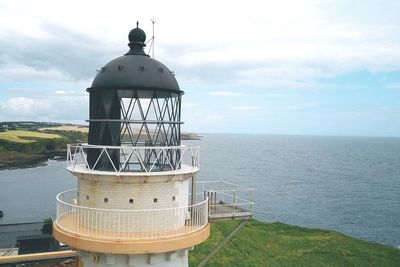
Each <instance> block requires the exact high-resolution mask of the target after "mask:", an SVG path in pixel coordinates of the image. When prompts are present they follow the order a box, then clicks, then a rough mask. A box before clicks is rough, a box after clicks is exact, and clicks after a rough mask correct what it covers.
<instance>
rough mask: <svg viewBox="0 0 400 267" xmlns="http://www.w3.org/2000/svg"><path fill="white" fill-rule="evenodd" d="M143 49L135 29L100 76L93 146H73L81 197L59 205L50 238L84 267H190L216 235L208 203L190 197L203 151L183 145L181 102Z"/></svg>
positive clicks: (72, 167)
mask: <svg viewBox="0 0 400 267" xmlns="http://www.w3.org/2000/svg"><path fill="white" fill-rule="evenodd" d="M145 40H146V35H145V33H144V31H143V30H141V29H140V28H138V27H136V28H135V29H133V30H132V31H131V32H130V33H129V47H130V50H129V51H128V53H126V54H125V55H123V56H121V57H118V58H116V59H114V60H112V61H111V62H109V63H108V64H106V65H105V66H104V67H102V68H101V69H100V70H99V71H98V74H97V75H96V77H95V79H94V81H93V83H92V86H91V87H90V88H88V89H87V91H88V92H89V95H90V118H89V120H88V122H89V137H88V144H78V145H69V146H68V162H69V163H70V164H69V166H68V167H67V169H68V170H69V171H70V172H71V173H72V174H73V175H74V176H76V177H77V189H73V190H68V191H65V192H62V193H60V194H59V195H58V196H57V218H56V220H55V223H54V235H55V237H56V239H57V240H59V241H60V242H62V243H65V244H67V245H69V246H70V247H72V248H73V249H75V250H77V251H79V264H80V265H79V266H84V267H90V266H171V267H172V266H173V267H176V266H188V250H189V249H191V248H192V247H193V246H195V245H197V244H199V243H201V242H203V241H204V240H206V239H207V238H208V237H209V235H210V226H209V222H208V218H209V216H208V199H207V198H204V199H201V200H199V201H196V197H195V194H191V193H190V192H192V191H193V190H190V185H195V181H194V179H195V175H196V173H197V172H198V171H199V151H198V148H197V147H187V146H183V145H181V139H180V127H181V124H182V122H181V121H180V119H181V98H182V95H183V93H184V92H183V91H181V90H180V88H179V85H178V83H177V81H176V79H175V77H174V74H173V72H171V71H170V70H169V69H168V68H167V67H166V66H165V65H163V64H162V63H160V62H159V61H157V60H155V59H153V58H151V57H149V56H148V55H147V54H146V53H145V52H144V50H143V47H144V46H145ZM192 189H193V188H192ZM193 192H194V191H193Z"/></svg>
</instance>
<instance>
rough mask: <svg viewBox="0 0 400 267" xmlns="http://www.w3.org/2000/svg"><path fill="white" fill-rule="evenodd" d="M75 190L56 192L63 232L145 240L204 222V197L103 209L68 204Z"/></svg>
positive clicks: (181, 231)
mask: <svg viewBox="0 0 400 267" xmlns="http://www.w3.org/2000/svg"><path fill="white" fill-rule="evenodd" d="M75 192H76V189H72V190H67V191H64V192H62V193H60V194H58V195H57V217H56V221H55V223H56V224H57V226H59V227H60V228H61V229H63V230H64V231H67V232H70V233H73V234H78V235H82V236H88V237H91V238H100V239H124V240H139V239H140V240H146V239H157V238H166V237H175V236H179V235H184V234H188V233H192V232H196V231H199V230H200V229H202V228H203V227H205V226H206V225H207V223H208V198H206V199H205V200H203V201H202V202H200V203H197V204H194V205H190V206H183V207H174V208H165V209H137V210H132V209H104V208H94V207H85V206H80V205H77V204H72V203H70V202H72V200H73V198H74V197H76V193H75Z"/></svg>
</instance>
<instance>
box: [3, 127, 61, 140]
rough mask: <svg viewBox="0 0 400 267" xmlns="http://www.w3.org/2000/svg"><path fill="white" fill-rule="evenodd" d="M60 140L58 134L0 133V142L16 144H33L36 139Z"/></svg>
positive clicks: (14, 131)
mask: <svg viewBox="0 0 400 267" xmlns="http://www.w3.org/2000/svg"><path fill="white" fill-rule="evenodd" d="M56 138H62V137H61V136H60V135H58V134H47V133H38V132H31V131H18V130H13V131H6V132H0V140H2V141H7V142H16V143H34V142H36V140H37V139H56Z"/></svg>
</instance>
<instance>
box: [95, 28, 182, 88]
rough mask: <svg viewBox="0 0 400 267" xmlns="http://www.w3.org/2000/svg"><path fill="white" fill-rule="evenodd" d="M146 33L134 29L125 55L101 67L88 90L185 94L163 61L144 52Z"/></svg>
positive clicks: (130, 34)
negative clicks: (137, 90)
mask: <svg viewBox="0 0 400 267" xmlns="http://www.w3.org/2000/svg"><path fill="white" fill-rule="evenodd" d="M145 40H146V34H145V32H144V31H143V30H142V29H140V28H138V27H137V28H134V29H133V30H131V31H130V33H129V41H130V43H129V47H130V48H131V49H130V50H129V51H128V53H126V54H125V55H124V56H121V57H118V58H116V59H114V60H112V61H110V62H109V63H107V64H106V65H105V66H104V67H102V68H101V69H100V70H99V72H98V73H97V75H96V77H95V78H94V80H93V83H92V86H91V87H90V88H88V90H89V91H90V90H92V89H96V88H110V89H141V90H154V89H156V90H164V91H165V90H167V91H173V92H179V93H183V92H182V91H180V89H179V85H178V82H177V81H176V79H175V77H174V75H173V73H172V72H171V71H170V70H169V69H168V68H167V67H166V66H165V65H164V64H162V63H161V62H159V61H157V60H155V59H153V58H150V57H149V56H148V55H147V54H146V53H145V52H144V51H143V47H144V46H145V44H144V42H145Z"/></svg>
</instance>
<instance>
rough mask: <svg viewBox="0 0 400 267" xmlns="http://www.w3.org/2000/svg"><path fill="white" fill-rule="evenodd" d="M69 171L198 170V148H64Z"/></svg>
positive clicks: (81, 146)
mask: <svg viewBox="0 0 400 267" xmlns="http://www.w3.org/2000/svg"><path fill="white" fill-rule="evenodd" d="M67 164H68V165H69V167H70V169H71V170H74V169H75V167H76V166H84V167H85V168H86V169H87V170H89V171H94V170H108V171H114V172H117V173H120V172H135V171H139V172H157V171H175V170H178V169H181V168H182V166H190V167H199V165H200V153H199V147H192V146H184V145H182V146H150V147H144V146H143V147H142V146H125V145H122V146H100V145H88V144H76V145H68V147H67Z"/></svg>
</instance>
